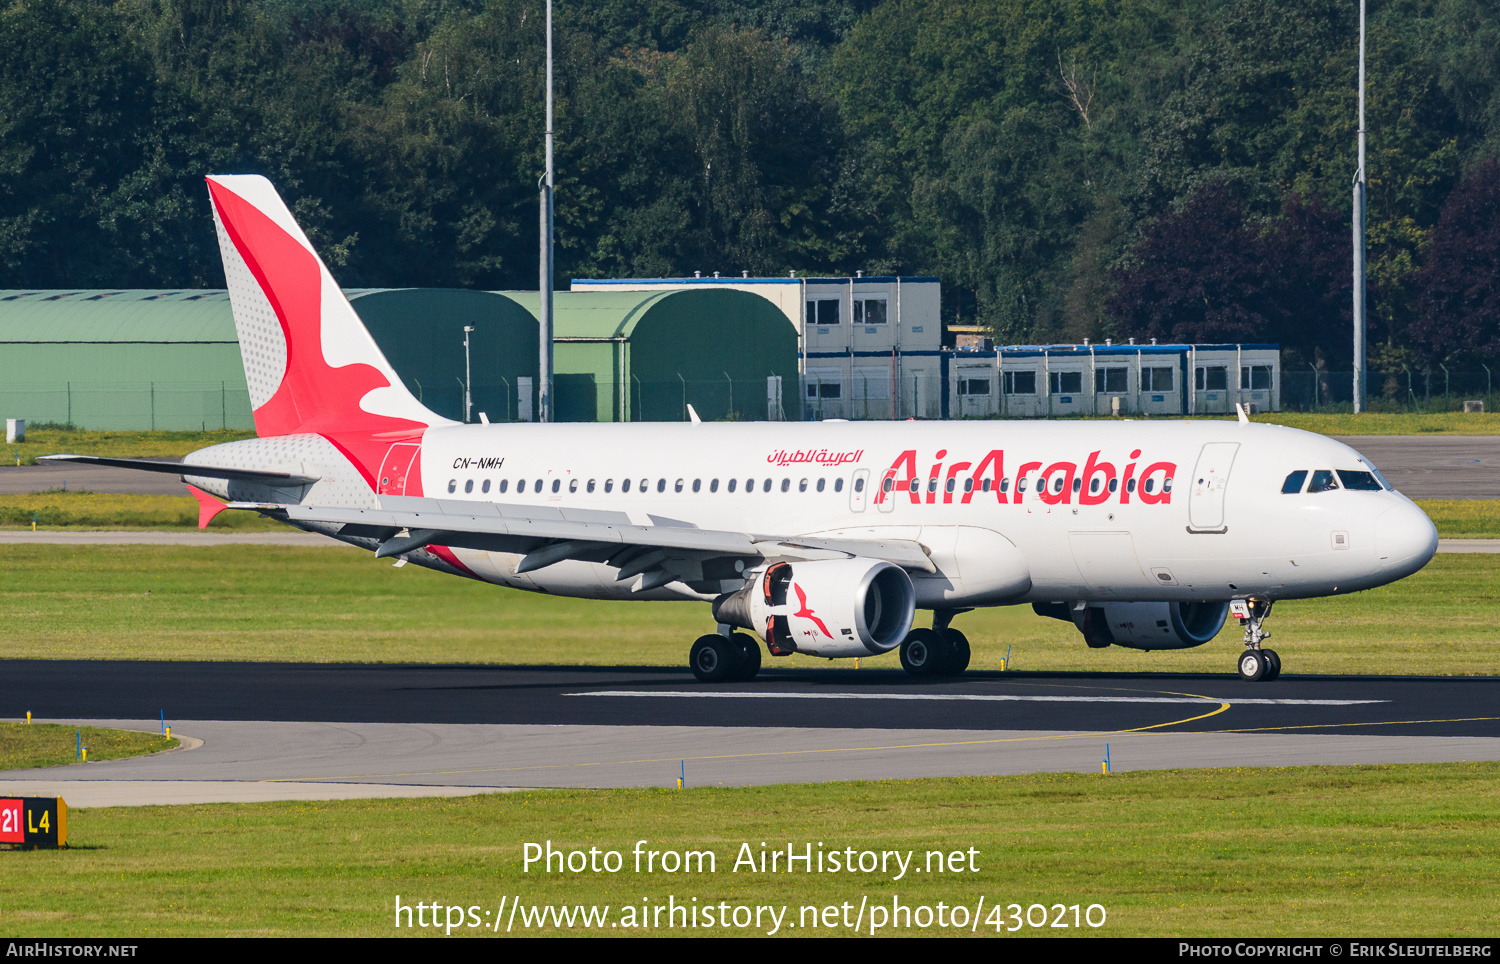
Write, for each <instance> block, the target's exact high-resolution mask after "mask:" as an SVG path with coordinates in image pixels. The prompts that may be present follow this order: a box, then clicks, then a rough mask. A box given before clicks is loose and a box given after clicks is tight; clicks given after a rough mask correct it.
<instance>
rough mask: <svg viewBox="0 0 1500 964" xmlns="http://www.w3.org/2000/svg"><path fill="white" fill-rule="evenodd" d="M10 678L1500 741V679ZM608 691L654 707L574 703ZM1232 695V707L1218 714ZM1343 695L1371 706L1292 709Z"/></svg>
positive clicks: (405, 714) (330, 714) (115, 700)
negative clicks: (713, 681)
mask: <svg viewBox="0 0 1500 964" xmlns="http://www.w3.org/2000/svg"><path fill="white" fill-rule="evenodd" d="M0 677H3V679H0V706H3V707H5V711H4V714H5V715H6V716H8V717H12V718H15V717H21V718H24V717H25V714H26V712H27V711H28V710H30V711H31V712H32V713H34V714H35V715H36V716H37V717H39V718H78V719H155V718H157V716H158V714H159V713H161V712H162V711H165V713H166V716H167V718H168V720H171V719H199V720H241V721H244V720H263V721H285V722H292V721H309V722H338V723H488V724H553V725H555V724H582V725H611V726H621V725H660V726H741V727H743V726H751V727H809V728H811V727H851V728H881V727H884V728H890V727H898V728H912V729H964V730H1118V729H1130V728H1135V727H1155V726H1160V725H1161V724H1170V725H1169V726H1165V727H1162V728H1161V729H1158V730H1156V731H1155V732H1178V733H1188V732H1199V731H1224V730H1259V731H1277V732H1285V733H1303V734H1317V733H1338V734H1343V735H1368V736H1374V735H1384V736H1390V735H1408V736H1484V737H1496V736H1500V679H1496V678H1437V677H1399V676H1362V677H1348V676H1344V677H1335V676H1322V677H1320V676H1301V677H1299V676H1296V675H1290V674H1289V675H1284V676H1283V677H1282V678H1281V679H1280V680H1278V681H1276V682H1274V683H1269V684H1266V683H1261V684H1253V683H1243V682H1241V681H1240V680H1239V679H1238V678H1237V677H1235V676H1232V675H1229V674H1227V673H1226V674H1224V675H1222V676H1211V675H1189V674H1180V675H1179V674H1161V675H1128V674H1118V675H1111V674H1092V673H1090V674H1083V673H1079V674H1032V673H1008V674H991V673H971V674H967V675H965V676H964V677H963V678H961V679H959V680H949V681H942V682H931V681H918V680H913V679H911V678H910V677H908V676H906V675H905V674H904V673H902V672H901V671H899V670H883V669H882V670H870V669H865V670H845V669H802V670H790V669H775V668H772V669H769V670H767V671H765V672H763V673H762V675H761V676H760V678H758V679H757V680H756V681H754V682H753V683H749V684H723V685H717V686H708V685H703V684H699V683H697V682H696V681H694V680H693V679H692V677H691V676H690V674H689V673H688V672H687V671H686V670H679V669H672V668H660V667H643V668H604V669H601V668H586V667H506V666H416V665H342V664H290V663H194V662H89V661H55V662H54V661H45V660H11V661H5V662H3V663H0ZM600 691H613V692H618V693H629V694H639V695H614V696H602V695H596V696H587V695H573V694H586V693H598V692H600ZM672 694H687V695H672ZM705 694H711V695H705ZM731 694H744V695H740V696H731ZM963 697H968V699H965V698H963ZM975 697H979V698H978V699H976V698H975ZM996 697H1001V698H1002V699H995V698H996ZM1198 697H1206V698H1209V699H1210V700H1213V701H1214V702H1212V703H1204V702H1194V699H1195V698H1198ZM1220 700H1225V701H1229V702H1230V704H1231V705H1230V707H1229V709H1228V710H1226V711H1224V712H1218V713H1214V712H1213V711H1215V710H1218V709H1219V708H1220V703H1219V702H1218V701H1220ZM1244 700H1252V701H1257V702H1240V701H1244ZM1345 700H1358V701H1374V702H1360V703H1350V704H1337V703H1335V704H1332V705H1330V704H1326V703H1304V702H1283V701H1345ZM1260 701H1274V702H1260ZM1210 713H1212V714H1213V715H1210V716H1207V717H1206V718H1204V719H1199V720H1192V719H1191V718H1193V717H1198V716H1204V715H1205V714H1210Z"/></svg>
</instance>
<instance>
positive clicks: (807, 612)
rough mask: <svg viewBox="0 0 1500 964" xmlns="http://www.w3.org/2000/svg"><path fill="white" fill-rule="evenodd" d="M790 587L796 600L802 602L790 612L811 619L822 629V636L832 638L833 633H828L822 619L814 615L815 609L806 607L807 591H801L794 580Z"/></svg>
mask: <svg viewBox="0 0 1500 964" xmlns="http://www.w3.org/2000/svg"><path fill="white" fill-rule="evenodd" d="M792 589H793V590H794V591H795V592H796V593H797V602H799V603H801V604H802V608H801V609H799V610H797V611H796V612H794V613H792V615H793V616H801V617H802V618H803V619H811V620H812V621H813V623H814V624H815V625H816V626H817V627H818V629H820V630H822V632H823V635H824V636H827V637H828V638H829V639H832V638H833V633H830V632H829V631H828V627H827V626H824V625H823V620H821V619H819V618H818V617H817V616H816V615H814V614H815V613H816V612H817V610H814V609H808V608H807V593H805V592H803V591H802V587H801V586H799V585H797V584H796V583H795V582H794V583H792Z"/></svg>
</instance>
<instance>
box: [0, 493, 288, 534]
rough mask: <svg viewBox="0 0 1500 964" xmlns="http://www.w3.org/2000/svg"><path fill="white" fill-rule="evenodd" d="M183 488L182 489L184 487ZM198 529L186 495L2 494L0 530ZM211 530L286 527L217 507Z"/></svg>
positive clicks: (191, 502)
mask: <svg viewBox="0 0 1500 964" xmlns="http://www.w3.org/2000/svg"><path fill="white" fill-rule="evenodd" d="M183 491H184V492H185V491H186V489H184V490H183ZM33 520H35V521H36V525H37V528H38V529H197V528H198V500H197V499H194V498H193V497H192V496H190V495H124V494H114V493H104V492H77V491H73V490H68V491H66V492H59V491H54V492H33V493H21V494H10V495H5V494H0V529H30V528H31V523H32V521H33ZM209 528H210V529H212V530H215V531H221V530H222V531H233V532H287V531H289V530H288V529H287V527H286V526H284V525H282V524H281V523H279V522H276V521H275V520H272V519H266V518H263V517H261V516H259V515H256V514H255V513H253V512H221V513H219V514H218V515H217V516H216V517H214V520H213V521H212V522H210V523H209Z"/></svg>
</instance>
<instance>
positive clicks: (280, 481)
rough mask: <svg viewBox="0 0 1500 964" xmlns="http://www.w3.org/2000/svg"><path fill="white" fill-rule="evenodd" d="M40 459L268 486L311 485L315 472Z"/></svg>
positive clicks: (70, 457)
mask: <svg viewBox="0 0 1500 964" xmlns="http://www.w3.org/2000/svg"><path fill="white" fill-rule="evenodd" d="M37 461H38V462H77V463H79V464H81V465H110V466H114V467H115V468H119V469H139V470H140V471H142V472H170V473H171V474H173V475H196V476H197V477H198V478H200V479H240V480H242V481H245V482H262V483H265V484H266V485H312V484H313V483H314V482H316V481H318V476H316V475H293V474H292V473H290V472H263V471H260V470H258V469H226V468H219V467H217V466H213V465H187V464H185V463H183V462H174V461H172V460H170V459H112V458H105V457H104V456H102V455H39V456H37Z"/></svg>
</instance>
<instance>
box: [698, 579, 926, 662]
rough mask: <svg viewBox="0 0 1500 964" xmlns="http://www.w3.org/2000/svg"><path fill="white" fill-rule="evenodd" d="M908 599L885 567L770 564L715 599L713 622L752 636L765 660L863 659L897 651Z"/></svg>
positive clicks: (905, 582) (911, 612) (912, 610)
mask: <svg viewBox="0 0 1500 964" xmlns="http://www.w3.org/2000/svg"><path fill="white" fill-rule="evenodd" d="M916 599H917V595H916V592H915V590H913V589H912V584H911V578H910V577H909V576H907V574H906V572H905V570H903V569H901V568H900V567H899V566H893V565H891V564H890V563H888V562H879V561H876V560H873V559H858V558H855V559H830V560H819V561H815V562H791V563H789V562H778V563H776V564H774V565H771V566H767V567H766V568H765V570H763V571H762V572H759V573H756V574H754V576H753V578H751V579H750V581H749V582H748V583H746V585H745V588H744V589H741V590H740V591H739V592H736V593H730V594H729V595H725V596H720V597H719V598H718V599H717V600H716V601H715V602H714V618H715V619H717V620H718V621H719V622H722V623H729V624H730V625H732V626H740V627H742V628H744V629H748V630H751V631H752V632H755V633H758V634H759V635H760V637H761V638H762V639H764V640H765V641H766V646H767V648H768V649H770V651H771V654H772V655H773V656H785V655H787V654H789V653H794V652H796V653H807V654H808V655H810V656H869V655H871V654H872V653H885V652H889V651H890V650H892V649H895V648H896V647H897V646H899V645H901V641H902V640H903V639H905V638H906V634H907V632H908V631H910V630H911V623H912V618H913V617H914V616H915V615H916Z"/></svg>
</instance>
